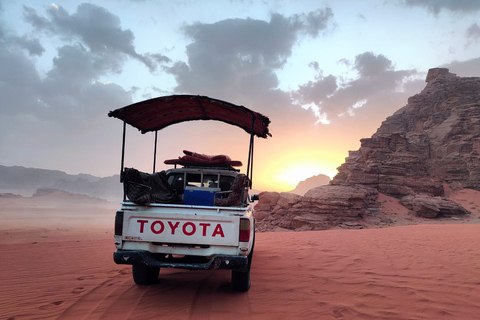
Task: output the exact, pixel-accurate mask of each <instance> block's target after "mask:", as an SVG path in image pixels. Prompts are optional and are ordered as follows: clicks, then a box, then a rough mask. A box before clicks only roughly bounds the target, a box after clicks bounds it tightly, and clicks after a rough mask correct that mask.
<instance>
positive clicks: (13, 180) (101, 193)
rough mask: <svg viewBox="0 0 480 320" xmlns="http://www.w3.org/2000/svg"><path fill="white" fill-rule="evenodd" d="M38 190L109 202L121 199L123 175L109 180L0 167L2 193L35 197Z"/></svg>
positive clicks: (14, 167)
mask: <svg viewBox="0 0 480 320" xmlns="http://www.w3.org/2000/svg"><path fill="white" fill-rule="evenodd" d="M39 188H52V189H57V190H62V191H66V192H72V193H78V194H84V195H88V196H90V197H96V198H102V199H107V200H118V199H121V198H122V194H123V190H122V185H121V184H120V176H119V175H113V176H110V177H106V178H100V177H95V176H93V175H90V174H84V173H81V174H78V175H72V174H67V173H65V172H63V171H59V170H48V169H36V168H25V167H21V166H12V167H8V166H2V165H0V193H23V194H33V193H34V192H35V190H36V189H39Z"/></svg>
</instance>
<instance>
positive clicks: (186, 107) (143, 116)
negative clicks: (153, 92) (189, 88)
mask: <svg viewBox="0 0 480 320" xmlns="http://www.w3.org/2000/svg"><path fill="white" fill-rule="evenodd" d="M108 116H109V117H115V118H118V119H120V120H123V121H125V122H126V123H128V124H129V125H131V126H133V127H135V128H137V129H139V130H140V131H141V132H142V133H146V132H149V131H157V130H160V129H163V128H165V127H167V126H169V125H172V124H175V123H180V122H184V121H192V120H219V121H223V122H226V123H229V124H231V125H235V126H238V127H240V128H242V129H244V130H245V131H246V132H248V133H250V132H251V130H252V121H253V134H255V135H256V136H258V137H261V138H267V136H271V134H270V133H269V132H268V125H269V124H270V119H268V117H266V116H264V115H262V114H260V113H258V112H254V111H252V110H250V109H247V108H245V107H243V106H238V105H235V104H232V103H229V102H226V101H222V100H217V99H212V98H209V97H206V96H195V95H172V96H165V97H158V98H154V99H150V100H145V101H141V102H137V103H134V104H131V105H129V106H126V107H123V108H120V109H116V110H114V111H110V112H109V113H108Z"/></svg>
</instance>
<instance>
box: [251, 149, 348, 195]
mask: <svg viewBox="0 0 480 320" xmlns="http://www.w3.org/2000/svg"><path fill="white" fill-rule="evenodd" d="M337 158H338V157H336V155H331V154H329V153H326V152H321V151H318V150H308V151H303V150H302V151H300V150H292V151H291V152H289V153H288V154H285V155H283V156H282V157H281V158H279V159H276V160H275V161H270V164H269V165H268V166H267V167H266V168H264V169H263V170H262V171H261V172H258V173H257V174H258V176H257V178H258V180H257V182H258V184H263V185H262V186H260V185H258V186H257V188H261V189H262V190H274V191H281V192H283V191H290V190H293V189H295V187H296V186H297V185H298V183H299V182H301V181H303V180H305V179H307V178H310V177H313V176H316V175H319V174H324V175H327V176H329V177H330V178H333V177H334V176H335V175H336V174H337V169H336V168H337V167H338V166H339V164H340V161H341V159H340V158H338V159H337ZM302 159H304V160H302ZM305 159H306V160H305ZM259 160H260V159H259ZM259 162H260V161H259Z"/></svg>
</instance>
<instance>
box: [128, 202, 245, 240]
mask: <svg viewBox="0 0 480 320" xmlns="http://www.w3.org/2000/svg"><path fill="white" fill-rule="evenodd" d="M239 221H240V217H238V216H233V215H228V214H209V213H201V212H197V213H196V214H186V213H173V212H172V213H168V212H167V213H161V212H148V211H143V210H142V211H140V212H135V211H131V212H129V211H125V212H124V224H123V240H124V241H141V242H143V241H145V242H156V243H159V244H162V243H170V244H171V243H182V244H194V245H210V244H213V243H214V244H215V245H223V246H237V245H238V237H239V223H240V222H239Z"/></svg>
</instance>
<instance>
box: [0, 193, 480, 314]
mask: <svg viewBox="0 0 480 320" xmlns="http://www.w3.org/2000/svg"><path fill="white" fill-rule="evenodd" d="M477 195H478V194H476V193H475V194H474V196H477ZM462 196H464V198H465V197H466V196H468V194H467V195H465V194H462ZM50 200H52V199H50ZM53 200H54V201H52V202H49V201H47V200H44V202H43V203H42V202H41V201H38V200H30V199H0V219H2V225H1V226H0V230H1V235H0V241H2V243H3V245H2V247H1V249H0V253H1V256H2V262H1V268H0V269H1V272H0V284H1V288H2V290H0V319H51V318H59V319H245V318H250V319H479V318H480V241H479V240H480V225H479V224H456V225H450V224H439V225H412V226H403V227H394V228H385V229H368V230H330V231H311V232H286V233H285V232H282V233H260V234H257V242H256V248H255V255H254V261H253V266H252V271H251V272H252V273H251V277H252V287H251V289H250V291H249V292H247V293H236V292H234V291H232V290H231V288H230V272H228V271H224V270H220V271H201V272H198V271H197V272H193V271H183V270H175V269H170V270H167V269H163V270H161V272H160V279H159V282H158V283H157V284H156V285H154V286H149V287H140V286H137V285H135V284H134V282H133V280H132V278H131V269H130V267H129V266H118V265H116V264H115V263H114V262H113V260H112V253H113V251H114V246H113V235H112V228H113V227H112V225H113V216H114V212H115V210H116V208H117V205H116V204H108V203H101V202H98V203H97V202H95V201H91V202H90V203H87V204H85V203H82V201H76V200H72V199H69V200H68V201H67V200H65V201H64V202H63V203H64V204H68V205H69V208H70V209H69V210H68V212H66V213H65V214H64V216H65V215H67V216H68V217H69V219H68V220H65V219H60V218H61V213H62V210H64V209H62V208H65V207H64V206H58V203H59V200H61V199H53ZM470 200H471V199H466V200H465V201H468V202H467V203H468V204H469V205H472V204H471V202H472V201H470ZM62 201H63V200H62ZM477 201H478V200H477ZM52 203H53V204H52ZM81 203H82V204H81ZM472 206H473V205H472ZM60 220H61V221H60ZM4 221H5V222H4ZM3 222H4V223H3Z"/></svg>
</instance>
